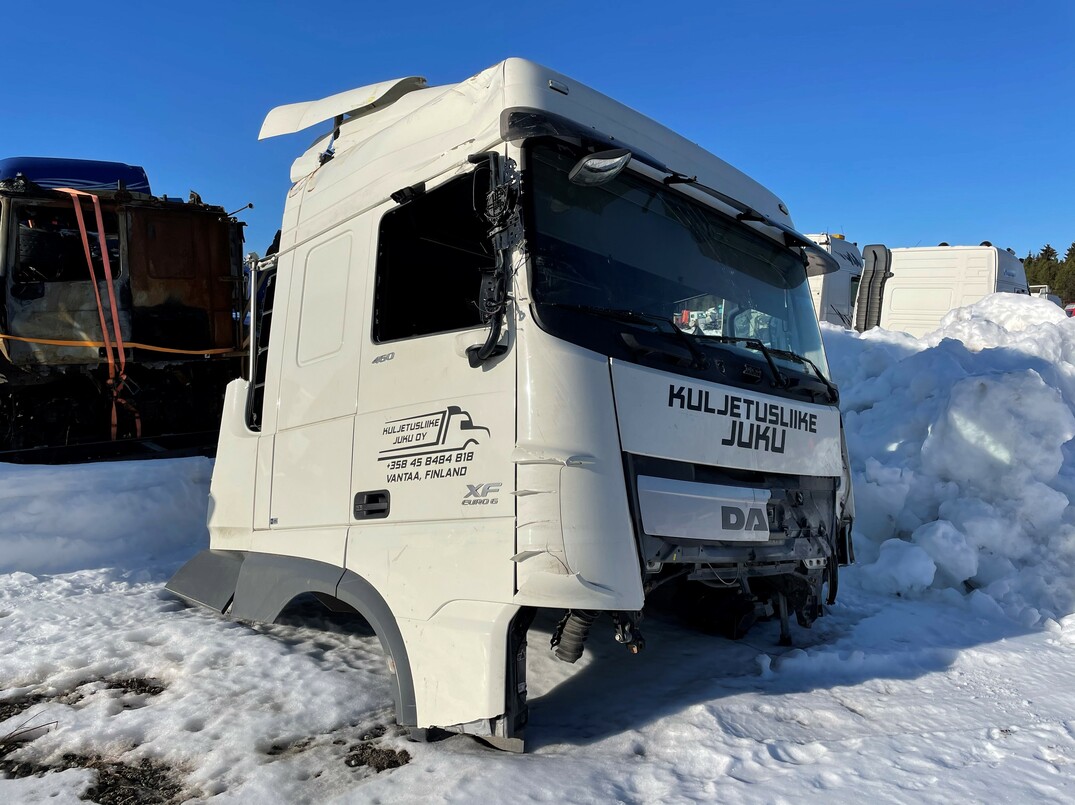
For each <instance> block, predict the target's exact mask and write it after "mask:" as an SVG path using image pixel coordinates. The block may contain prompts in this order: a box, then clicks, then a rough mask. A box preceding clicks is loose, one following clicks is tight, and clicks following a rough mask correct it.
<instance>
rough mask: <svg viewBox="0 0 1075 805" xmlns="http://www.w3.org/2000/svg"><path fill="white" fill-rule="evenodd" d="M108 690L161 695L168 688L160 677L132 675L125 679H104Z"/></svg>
mask: <svg viewBox="0 0 1075 805" xmlns="http://www.w3.org/2000/svg"><path fill="white" fill-rule="evenodd" d="M104 683H105V688H106V689H107V690H122V691H123V692H124V693H130V694H133V695H139V696H140V695H143V694H144V695H146V696H159V695H160V694H162V693H164V691H165V690H166V688H165V686H164V685H163V684H162V683H161V681H160V680H159V679H149V678H147V677H141V676H132V677H125V678H123V679H106V680H104Z"/></svg>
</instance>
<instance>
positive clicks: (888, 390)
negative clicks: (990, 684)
mask: <svg viewBox="0 0 1075 805" xmlns="http://www.w3.org/2000/svg"><path fill="white" fill-rule="evenodd" d="M824 334H825V342H826V348H827V351H828V357H829V365H830V367H831V370H832V373H833V376H834V379H835V380H836V382H837V383H838V384H839V386H840V392H841V408H842V409H843V414H844V424H845V427H846V431H847V443H848V450H849V452H850V454H851V463H852V470H853V474H854V484H855V504H856V513H857V515H858V520H857V522H856V524H855V549H856V553H857V558H858V560H859V562H860V564H861V565H862V566H861V567H860V568H858V569H857V571H856V573H855V574H853V577H854V576H857V578H858V580H859V582H860V583H861V584H862V585H863V586H864V587H866V588H867V589H872V590H875V591H879V592H888V593H901V594H903V593H910V592H914V591H920V590H923V589H925V588H928V587H934V588H954V589H956V590H959V591H961V592H969V591H972V590H977V591H981V593H984V594H985V595H987V596H988V597H989V598H990V599H992V600H993V601H995V602H996V604H997V605H999V606H1000V607H1001V608H1002V609H1003V610H1004V611H1005V612H1006V613H1007V614H1008V615H1009V616H1011V617H1013V618H1016V619H1017V620H1019V621H1021V622H1023V623H1025V624H1026V625H1032V624H1035V623H1038V622H1041V621H1044V620H1048V619H1054V620H1055V619H1058V618H1060V617H1062V616H1064V615H1067V614H1070V613H1072V612H1075V507H1073V506H1072V505H1071V500H1072V497H1073V494H1075V449H1073V448H1075V445H1072V444H1068V441H1069V440H1070V439H1071V438H1072V437H1073V436H1075V416H1073V415H1072V410H1073V409H1075V320H1071V319H1068V318H1067V316H1066V315H1065V314H1064V312H1063V311H1062V310H1061V309H1060V308H1058V307H1057V306H1056V305H1054V304H1052V303H1049V302H1046V301H1044V300H1039V299H1033V298H1027V297H1020V296H1015V295H1013V294H994V295H993V296H990V297H987V298H986V299H983V300H982V301H981V302H978V303H977V304H975V305H972V306H969V307H966V308H961V309H959V310H955V311H952V312H951V313H949V314H948V315H947V316H946V317H945V319H944V320H943V321H942V323H941V326H940V328H939V329H938V330H937V331H936V332H934V333H930V334H929V335H927V336H926V337H924V338H922V339H921V340H919V339H915V338H913V337H911V336H909V335H906V334H904V333H895V332H887V331H884V330H872V331H870V332H868V333H865V334H857V333H853V332H849V331H847V330H843V329H839V328H836V327H830V326H825V330H824ZM976 606H978V607H981V606H983V604H982V603H981V602H978V603H977V604H976Z"/></svg>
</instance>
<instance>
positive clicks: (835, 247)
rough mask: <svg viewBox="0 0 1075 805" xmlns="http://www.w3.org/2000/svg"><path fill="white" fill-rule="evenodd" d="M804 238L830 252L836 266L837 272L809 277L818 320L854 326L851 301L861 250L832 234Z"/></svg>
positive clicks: (855, 290)
mask: <svg viewBox="0 0 1075 805" xmlns="http://www.w3.org/2000/svg"><path fill="white" fill-rule="evenodd" d="M806 237H808V238H810V240H812V241H814V242H815V243H816V244H817V245H818V246H820V247H821V248H822V249H824V250H825V251H827V252H828V253H829V254H831V255H832V256H833V257H834V258H835V259H836V262H837V263H838V264H839V266H840V269H839V271H832V272H829V273H828V274H817V275H815V276H812V277H810V293H811V294H812V295H813V297H814V311H815V312H816V313H817V318H818V321H827V322H829V323H830V324H837V325H841V326H843V327H847V328H849V329H850V328H852V327H854V315H855V300H856V299H857V298H858V287H859V280H861V279H862V252H860V251H859V249H858V244H857V243H852V242H851V241H849V240H847V238H845V237H844V236H843V235H840V234H836V233H831V234H830V233H828V232H822V233H820V234H818V235H807V236H806Z"/></svg>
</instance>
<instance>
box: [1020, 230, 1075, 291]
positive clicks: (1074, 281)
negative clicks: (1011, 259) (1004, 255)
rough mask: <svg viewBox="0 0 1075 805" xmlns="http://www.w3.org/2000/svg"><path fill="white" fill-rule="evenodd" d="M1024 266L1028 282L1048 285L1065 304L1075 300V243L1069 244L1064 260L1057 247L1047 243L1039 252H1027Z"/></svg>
mask: <svg viewBox="0 0 1075 805" xmlns="http://www.w3.org/2000/svg"><path fill="white" fill-rule="evenodd" d="M1023 266H1024V268H1026V280H1027V283H1029V284H1030V285H1048V286H1049V288H1051V289H1052V292H1053V293H1054V294H1056V295H1057V296H1059V297H1060V298H1061V299H1063V300H1064V303H1065V304H1067V303H1068V302H1075V243H1072V244H1071V245H1070V246H1068V250H1067V253H1066V254H1065V255H1064V259H1062V260H1061V259H1060V255H1059V254H1058V253H1057V251H1056V249H1054V248H1053V247H1052V246H1050V245H1049V244H1048V243H1046V244H1045V245H1044V246H1042V248H1041V251H1040V252H1038V253H1037V254H1035V253H1034V252H1030V253H1029V254H1027V256H1026V257H1024V258H1023Z"/></svg>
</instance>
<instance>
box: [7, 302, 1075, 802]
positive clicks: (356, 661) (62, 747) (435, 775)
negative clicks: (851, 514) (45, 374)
mask: <svg viewBox="0 0 1075 805" xmlns="http://www.w3.org/2000/svg"><path fill="white" fill-rule="evenodd" d="M825 336H826V343H827V346H828V351H829V362H830V366H831V368H832V371H833V374H834V375H835V378H836V379H837V381H838V382H839V383H840V387H841V393H842V406H843V408H844V413H845V418H846V424H847V432H848V443H849V447H850V450H851V453H852V460H853V465H854V473H855V489H856V496H857V505H858V516H859V521H858V523H857V529H856V535H855V537H856V540H855V541H856V550H857V553H858V559H859V564H858V565H857V566H856V567H853V568H851V569H849V570H847V571H846V572H845V573H844V575H843V577H842V583H841V593H840V600H839V602H838V603H837V605H836V606H835V607H833V608H831V610H830V611H829V612H828V614H827V615H826V616H825V617H824V618H822V619H820V620H819V621H818V622H817V623H816V624H815V625H814V628H813V629H811V630H810V631H803V630H801V629H794V627H793V630H794V638H795V641H796V647H795V648H792V649H778V648H777V645H776V637H777V627H776V625H775V624H773V623H766V624H761V625H759V626H758V627H756V628H755V630H754V631H752V632H751V633H750V635H749V636H748V638H747V639H746V640H745V641H740V642H737V643H733V642H729V641H726V640H722V639H719V638H713V637H706V636H703V635H699V634H694V633H691V632H688V631H684V630H683V629H682V628H680V627H679V626H678V625H676V624H674V623H670V622H663V621H661V620H660V619H652V618H651V619H650V620H648V621H647V627H648V628H647V630H646V637H647V650H646V651H645V652H644V653H643V654H641V655H639V656H637V657H632V656H628V655H627V654H626V653H625V652H624V651H623V650H622V648H621V647H620V646H618V645H616V644H615V643H614V642H613V641H612V640H611V635H610V634H609V633H608V632H609V631H610V630H608V629H604V628H602V627H601V626H600V625H598V626H596V627H595V629H594V633H593V635H592V636H591V640H590V642H589V643H588V645H587V653H586V655H585V656H584V657H583V659H582V660H580V661H579V663H578V664H577V665H575V666H568V665H564V664H563V663H559V662H557V661H556V660H555V659H554V658H553V657H552V655H551V652H549V651H548V649H547V645H548V643H547V639H548V634H549V632H550V630H551V627H552V623H551V622H549V621H546V620H542V621H539V623H538V624H537V626H536V627H535V629H534V630H533V631H532V632H531V637H530V662H529V667H528V675H529V683H530V695H531V725H530V728H529V731H528V735H527V738H528V744H529V752H528V754H526V755H523V756H515V755H508V754H504V753H499V752H496V751H493V750H490V749H487V748H484V747H483V746H481V745H479V744H477V743H476V742H474V741H473V740H471V739H469V738H464V737H452V738H449V739H447V740H444V741H441V742H438V743H434V744H414V743H409V742H407V741H406V740H405V739H404V737H403V736H402V735H400V734H399V733H398V731H397V730H396V729H395V728H394V727H393V726H392V710H391V706H390V694H389V686H388V679H387V671H386V670H385V668H384V662H383V659H382V657H381V655H380V652H379V649H378V647H377V642H376V639H375V638H373V637H371V636H369V635H365V634H361V633H356V632H355V631H354V630H352V629H349V628H348V624H347V623H346V622H340V621H333V620H328V619H320V620H318V619H317V617H316V616H312V617H309V616H308V617H305V618H295V619H292V620H291V621H289V622H288V623H286V624H278V625H274V626H262V627H250V626H246V625H240V624H235V623H231V622H228V621H226V620H223V619H221V618H219V617H214V616H213V615H212V614H209V613H206V612H203V611H199V610H194V609H188V608H186V607H184V606H182V605H181V604H180V603H178V602H177V601H176V600H175V599H173V598H172V597H171V596H169V595H168V594H167V593H165V592H164V591H163V589H162V585H163V583H164V581H166V580H167V578H168V576H169V575H170V574H171V572H173V571H174V570H175V569H176V568H177V567H178V566H179V564H180V563H181V562H182V561H183V559H184V558H186V557H188V556H190V555H192V554H193V553H194V552H196V551H197V550H200V549H201V548H203V547H204V546H205V545H206V543H207V537H206V534H205V531H204V527H203V526H202V521H203V519H204V514H205V495H206V491H207V485H208V478H209V474H210V471H211V466H210V464H209V462H207V461H204V460H200V459H184V460H176V461H168V462H153V463H127V464H122V463H121V464H103V465H95V466H94V465H89V466H81V467H66V468H19V467H0V646H2V650H0V741H2V739H3V736H4V735H5V734H6V733H8V732H11V731H13V730H15V729H17V728H23V729H26V728H30V727H35V726H39V725H40V726H41V729H39V730H37V731H36V732H34V733H31V734H30V736H29V737H34V736H36V737H34V740H32V741H29V742H27V743H24V744H22V745H21V746H20V748H19V749H17V750H16V751H15V752H13V753H10V754H8V755H7V758H6V759H5V760H7V761H12V762H14V761H22V762H25V763H27V764H40V766H41V767H45V766H64V765H67V766H74V768H69V769H67V770H64V771H52V772H49V773H47V774H44V775H43V776H26V777H20V778H18V779H2V780H0V797H2V798H3V799H4V800H6V801H8V802H13V803H14V802H18V803H24V802H26V803H29V802H44V801H48V802H64V801H77V800H78V797H79V795H80V794H82V793H83V792H85V791H86V790H87V788H88V787H89V786H90V785H92V784H94V780H95V777H96V775H97V772H96V771H91V770H88V769H86V768H78V766H79V765H80V763H79V762H72V761H71V760H70V758H71V757H76V758H99V759H100V761H99V762H102V763H103V762H109V761H120V762H122V763H124V764H126V765H127V766H129V767H136V766H137V765H138V764H139V763H140V762H141V761H143V760H145V761H146V762H147V763H148V764H149V766H150V767H151V768H152V769H156V770H159V771H161V772H162V773H163V774H164V775H165V776H167V777H169V778H170V779H172V780H174V781H175V782H176V784H177V785H178V787H179V790H180V791H181V794H180V796H179V798H181V799H182V798H188V799H193V800H200V799H204V798H209V797H214V801H222V802H223V801H235V802H327V801H336V802H430V801H431V802H437V801H457V802H471V801H486V802H506V801H509V800H510V801H539V802H577V803H589V802H593V803H598V802H600V803H604V802H616V801H622V802H662V803H664V802H688V801H718V800H719V801H724V802H767V803H768V802H792V801H801V800H802V799H804V798H806V799H807V800H810V801H820V800H825V801H827V802H835V803H841V802H847V803H860V802H863V801H870V800H873V801H877V802H923V801H928V802H944V803H950V802H954V801H982V800H986V799H989V800H1000V801H1011V802H1024V801H1042V802H1071V801H1075V614H1073V613H1075V507H1072V506H1071V504H1070V501H1071V500H1072V497H1073V493H1075V454H1073V452H1072V446H1071V445H1070V444H1069V443H1068V440H1069V439H1071V438H1072V436H1073V435H1075V417H1073V415H1072V411H1073V410H1075V322H1072V321H1070V320H1068V319H1066V318H1065V317H1064V315H1063V313H1062V311H1060V310H1059V309H1058V308H1055V307H1054V306H1052V305H1050V304H1049V303H1046V302H1042V301H1038V300H1034V299H1026V298H1021V299H1018V298H1014V297H1006V298H1002V297H993V298H991V299H988V300H986V301H985V302H983V303H980V304H979V305H977V306H975V307H973V308H968V309H964V310H961V311H956V312H955V313H954V314H952V315H950V317H949V319H948V320H947V321H946V323H945V325H944V326H943V327H942V329H941V331H939V332H938V333H937V334H934V335H933V336H929V337H927V338H925V339H922V340H916V339H913V338H910V337H907V336H903V335H898V334H893V333H884V332H879V331H875V332H873V333H870V334H869V335H866V336H858V335H854V334H851V333H847V332H844V331H841V330H836V329H834V328H830V329H827V330H826V332H825ZM944 336H948V337H949V338H950V339H951V338H952V337H955V338H958V339H959V340H943V339H944ZM318 626H320V627H323V628H315V627H318ZM16 701H22V702H23V703H25V702H27V701H32V702H34V703H33V704H32V706H29V707H28V708H25V709H22V711H21V712H18V713H14V711H15V709H18V708H13V707H12V706H11V705H12V703H13V702H16ZM5 707H7V710H5V709H4V708H5ZM6 712H10V713H13V715H11V717H9V718H6V720H3V719H4V716H5V713H6ZM360 747H361V748H369V747H373V748H375V749H378V750H394V751H404V752H406V753H407V754H408V756H409V763H406V764H405V765H403V766H401V767H399V768H393V769H388V770H385V771H381V772H379V773H378V772H375V771H373V770H372V768H371V766H370V765H355V763H356V762H357V761H356V760H355V757H356V756H357V754H358V753H360V752H361V751H362V750H361V749H360ZM65 755H66V756H68V758H69V760H68V761H67V762H64V761H63V758H64V756H65ZM384 755H385V756H389V757H390V756H391V752H385V753H384ZM349 757H350V758H351V759H352V760H351V763H350V764H349V763H348V762H347V758H349ZM397 759H402V758H397ZM81 765H90V764H87V763H84V762H83V763H81ZM150 779H152V778H150Z"/></svg>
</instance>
